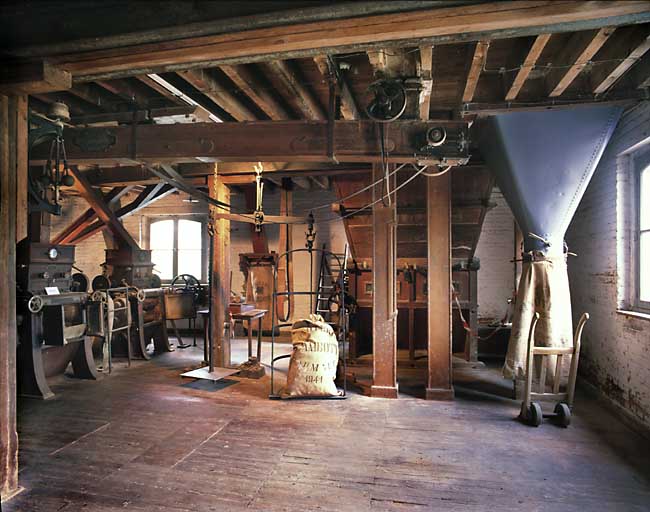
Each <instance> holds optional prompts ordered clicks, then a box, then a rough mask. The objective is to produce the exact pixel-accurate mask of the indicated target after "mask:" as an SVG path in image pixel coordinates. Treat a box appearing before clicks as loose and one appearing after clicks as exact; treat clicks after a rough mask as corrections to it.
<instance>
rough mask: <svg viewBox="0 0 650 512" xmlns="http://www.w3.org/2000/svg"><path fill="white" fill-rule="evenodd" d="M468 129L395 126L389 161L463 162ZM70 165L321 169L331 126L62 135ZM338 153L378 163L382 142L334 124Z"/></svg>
mask: <svg viewBox="0 0 650 512" xmlns="http://www.w3.org/2000/svg"><path fill="white" fill-rule="evenodd" d="M435 126H443V127H444V128H445V130H446V131H447V141H448V142H446V143H445V144H444V145H443V146H439V147H436V148H431V150H427V151H424V153H422V151H421V148H422V146H423V144H425V141H424V140H425V134H426V131H427V129H429V128H432V127H435ZM466 130H467V123H465V122H459V121H429V122H422V121H415V120H414V121H396V122H394V123H390V124H387V125H386V127H385V147H386V149H387V150H388V161H389V162H393V163H402V162H412V163H417V162H427V163H435V162H438V161H440V159H441V158H446V161H447V164H448V165H453V164H454V162H458V161H459V160H463V161H464V159H465V156H466V155H465V154H464V153H463V151H466V150H465V149H459V144H458V143H457V142H458V141H459V139H460V138H461V136H462V137H464V138H465V140H467V134H466ZM64 136H65V140H66V150H67V156H68V162H71V163H77V164H84V163H86V164H104V163H110V162H113V163H119V164H125V163H126V164H129V163H130V164H133V163H138V162H148V163H155V162H196V161H197V159H202V160H203V161H210V160H213V161H246V162H250V161H262V162H283V161H285V162H323V161H328V160H330V153H329V147H328V146H329V144H328V123H327V122H324V121H320V122H315V121H312V122H300V121H258V122H250V123H194V124H171V125H154V124H150V125H135V126H133V127H131V126H124V127H123V126H117V127H109V128H99V127H97V128H67V129H66V130H64ZM333 152H334V155H335V157H336V159H337V160H338V161H339V162H378V161H381V158H382V157H381V155H382V153H381V140H380V137H379V134H378V131H377V126H376V124H375V123H373V122H371V121H335V122H334V128H333ZM48 155H49V146H46V145H40V146H38V147H36V148H34V150H33V151H32V154H31V157H32V164H35V163H38V162H41V163H42V162H44V161H46V160H47V158H48Z"/></svg>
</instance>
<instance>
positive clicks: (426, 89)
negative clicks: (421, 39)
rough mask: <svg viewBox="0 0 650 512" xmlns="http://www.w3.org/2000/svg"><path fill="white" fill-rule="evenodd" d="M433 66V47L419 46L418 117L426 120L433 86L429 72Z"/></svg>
mask: <svg viewBox="0 0 650 512" xmlns="http://www.w3.org/2000/svg"><path fill="white" fill-rule="evenodd" d="M432 67H433V47H432V46H430V45H423V46H420V63H419V75H420V80H421V81H422V89H421V90H420V98H419V100H420V119H421V120H423V121H426V120H427V119H429V111H430V110H431V90H432V88H433V76H432V74H431V72H432Z"/></svg>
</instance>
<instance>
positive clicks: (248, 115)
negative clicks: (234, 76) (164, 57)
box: [179, 69, 257, 121]
mask: <svg viewBox="0 0 650 512" xmlns="http://www.w3.org/2000/svg"><path fill="white" fill-rule="evenodd" d="M179 75H180V76H181V77H182V78H183V79H184V80H185V81H187V82H188V83H189V84H191V85H192V86H194V87H195V88H196V89H197V90H198V91H199V92H202V93H203V94H205V95H206V96H207V97H208V98H210V99H211V100H212V101H214V102H215V103H216V104H217V105H219V106H220V107H221V108H222V109H224V110H225V111H226V112H228V113H229V114H230V115H231V116H233V117H234V118H235V119H236V120H237V121H255V120H257V116H256V115H255V114H254V113H253V112H251V110H250V109H249V108H248V107H247V106H246V105H244V104H243V103H242V102H241V101H240V99H239V98H238V97H237V96H236V95H235V94H233V93H232V92H231V91H229V90H228V89H226V88H225V87H224V86H223V85H221V84H220V83H219V82H218V81H217V80H216V79H215V78H214V77H213V76H212V75H211V74H210V70H208V69H196V70H192V69H190V70H187V71H181V72H179Z"/></svg>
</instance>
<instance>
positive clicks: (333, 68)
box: [314, 55, 361, 120]
mask: <svg viewBox="0 0 650 512" xmlns="http://www.w3.org/2000/svg"><path fill="white" fill-rule="evenodd" d="M314 62H315V63H316V66H317V67H318V70H319V71H320V72H321V75H323V77H325V78H326V79H329V78H330V77H332V76H333V78H334V79H335V80H336V82H337V84H338V87H339V93H340V96H341V116H342V117H343V119H349V120H353V119H360V118H361V116H360V114H359V107H358V105H357V102H356V100H355V98H354V93H353V92H352V89H351V88H350V85H349V84H348V82H347V80H346V78H345V77H344V76H343V75H342V74H341V73H340V71H339V70H338V67H337V64H336V62H335V61H334V59H333V58H332V57H331V56H330V55H316V56H315V57H314Z"/></svg>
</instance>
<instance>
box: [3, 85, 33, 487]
mask: <svg viewBox="0 0 650 512" xmlns="http://www.w3.org/2000/svg"><path fill="white" fill-rule="evenodd" d="M26 186H27V96H9V97H7V96H2V95H0V275H1V276H2V278H3V284H4V286H2V287H1V288H0V495H2V497H3V498H7V497H9V496H11V495H13V494H14V493H16V491H17V490H18V434H17V432H16V342H17V340H16V332H17V328H16V242H17V239H18V237H20V238H21V239H22V238H24V237H25V234H26V230H27V226H26V222H27V188H26Z"/></svg>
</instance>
